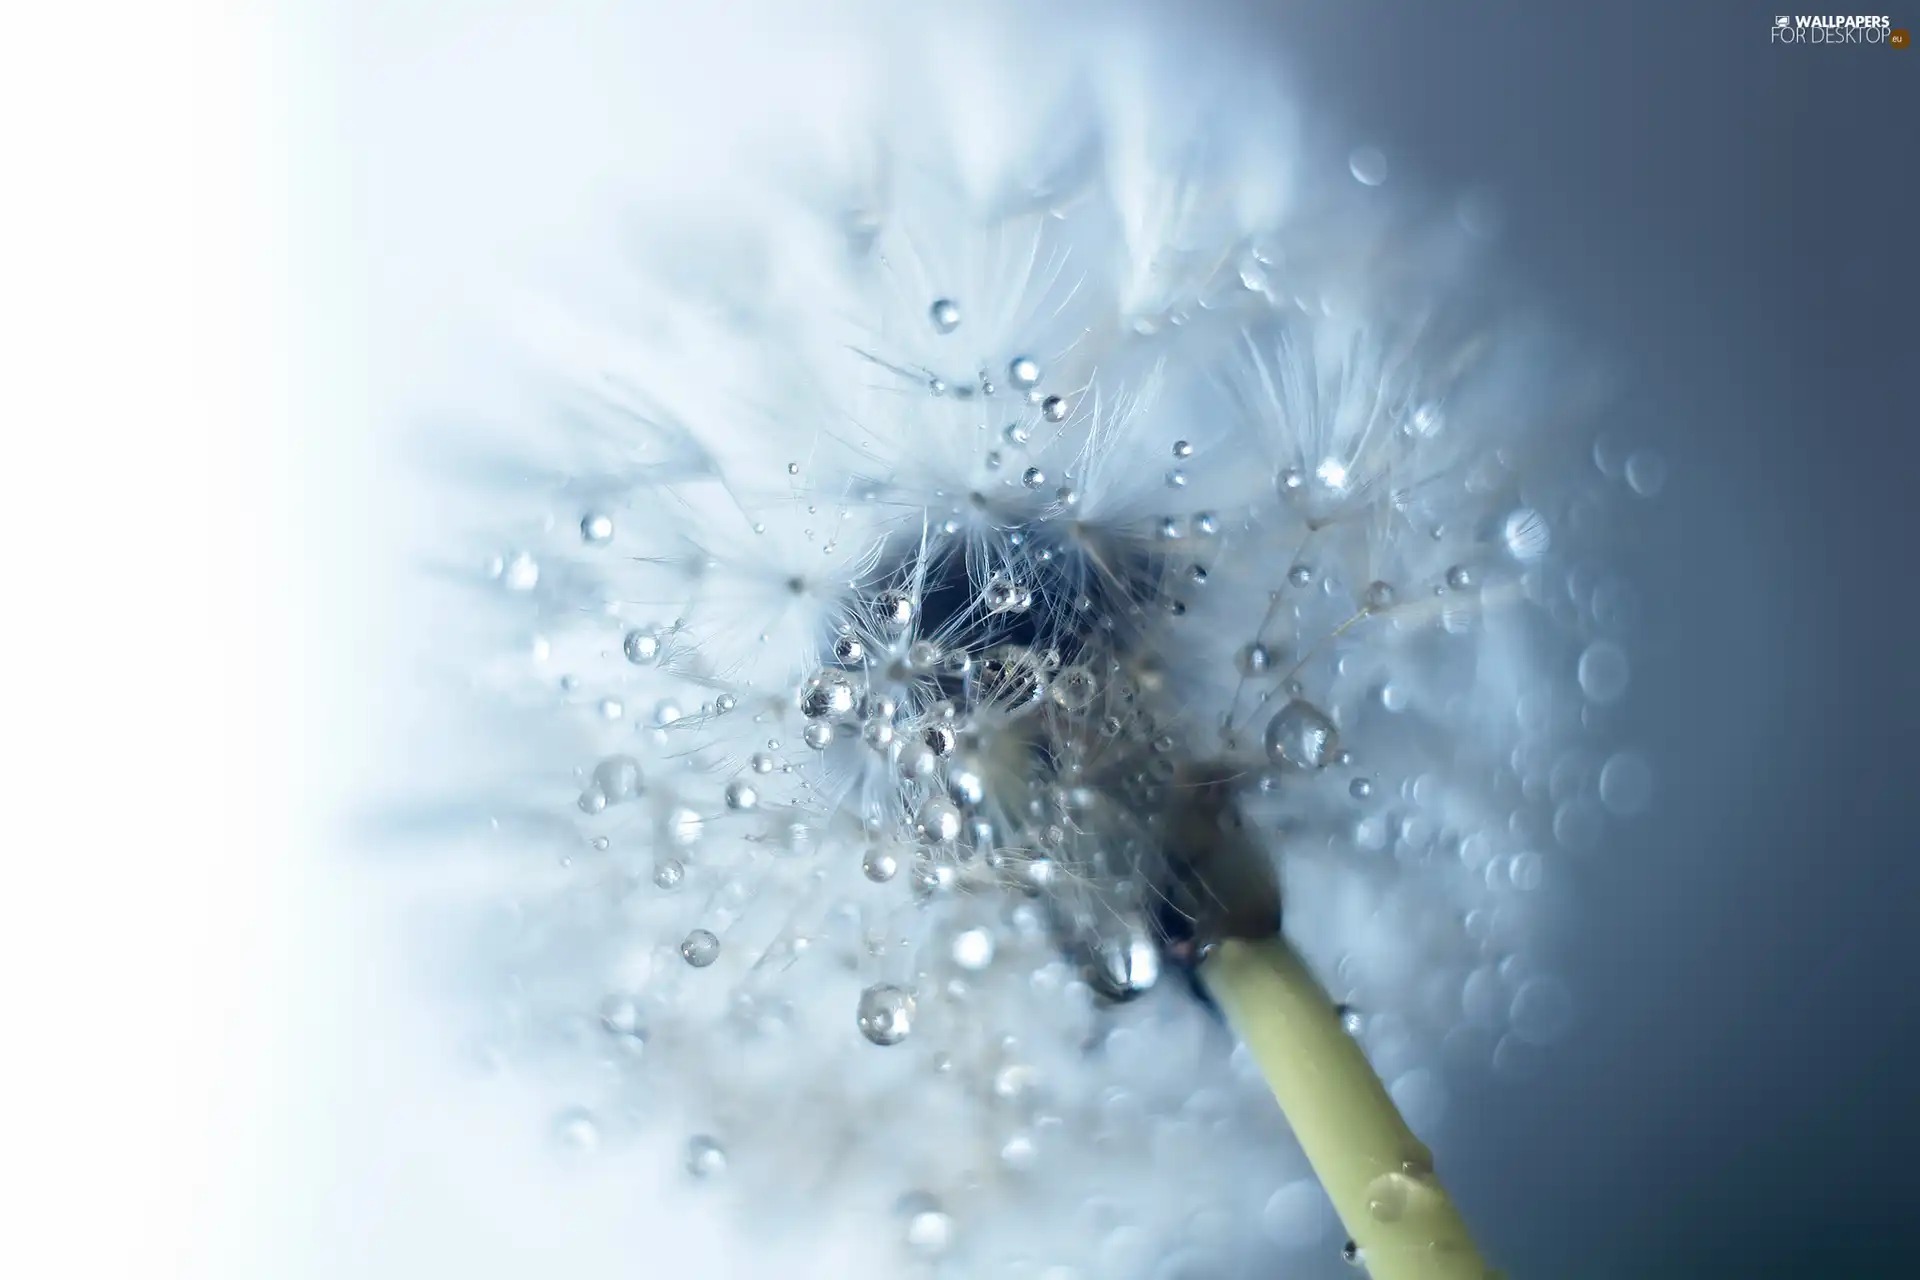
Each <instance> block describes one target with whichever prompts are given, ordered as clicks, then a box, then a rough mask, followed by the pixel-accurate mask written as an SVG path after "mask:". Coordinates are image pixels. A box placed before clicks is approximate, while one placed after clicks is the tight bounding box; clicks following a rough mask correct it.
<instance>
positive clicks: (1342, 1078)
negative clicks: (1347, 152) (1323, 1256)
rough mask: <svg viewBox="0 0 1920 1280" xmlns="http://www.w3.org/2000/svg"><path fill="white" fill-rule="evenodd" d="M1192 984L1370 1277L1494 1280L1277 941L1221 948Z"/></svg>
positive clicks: (1314, 990) (1362, 1063)
mask: <svg viewBox="0 0 1920 1280" xmlns="http://www.w3.org/2000/svg"><path fill="white" fill-rule="evenodd" d="M1200 977H1201V980H1202V981H1203V982H1204V983H1205V984H1206V988H1207V991H1208V992H1209V994H1211V995H1212V997H1213V999H1214V1001H1215V1002H1216V1003H1217V1004H1219V1006H1220V1008H1221V1010H1222V1011H1223V1012H1224V1013H1225V1014H1226V1017H1227V1021H1228V1022H1229V1023H1230V1024H1231V1025H1232V1027H1233V1029H1234V1031H1235V1032H1237V1033H1238V1034H1239V1036H1240V1038H1241V1039H1242V1040H1243V1041H1244V1042H1245V1044H1246V1046H1247V1049H1248V1051H1249V1052H1251V1053H1252V1054H1253V1058H1254V1061H1255V1062H1256V1063H1258V1064H1259V1067H1260V1073H1261V1075H1263V1076H1264V1077H1266V1081H1267V1085H1268V1087H1269V1088H1271V1089H1272V1090H1273V1096H1274V1097H1275V1098H1276V1099H1277V1100H1278V1101H1279V1103H1280V1109H1281V1111H1282V1112H1284V1113H1285V1115H1286V1117H1287V1123H1288V1124H1289V1125H1290V1126H1292V1128H1293V1132H1294V1134H1295V1136H1296V1137H1298V1138H1299V1140H1300V1145H1301V1147H1302V1148H1303V1149H1304V1150H1305V1151H1306V1154H1307V1159H1308V1160H1309V1161H1310V1162H1311V1163H1312V1165H1313V1170H1314V1173H1315V1174H1317V1175H1318V1176H1319V1178H1320V1182H1321V1185H1322V1186H1324V1187H1325V1188H1326V1191H1327V1196H1328V1198H1329V1199H1331V1200H1332V1201H1333V1206H1334V1208H1335V1210H1337V1211H1338V1212H1339V1214H1340V1220H1341V1222H1343V1223H1344V1224H1345V1225H1346V1228H1347V1233H1348V1235H1349V1236H1350V1237H1351V1238H1352V1240H1353V1242H1354V1244H1355V1245H1357V1246H1358V1247H1359V1250H1360V1258H1359V1260H1360V1261H1361V1262H1363V1263H1364V1264H1365V1266H1366V1268H1367V1271H1368V1274H1370V1275H1371V1276H1372V1277H1373V1280H1494V1277H1495V1275H1496V1273H1495V1272H1494V1271H1493V1270H1491V1269H1490V1268H1489V1267H1488V1266H1487V1264H1486V1262H1485V1261H1484V1260H1483V1259H1482V1258H1481V1256H1480V1251H1479V1249H1478V1248H1477V1247H1476V1246H1475V1245H1474V1243H1473V1239H1472V1237H1471V1236H1470V1235H1469V1234H1468V1232H1467V1225H1466V1223H1465V1222H1464V1221H1463V1220H1462V1219H1461V1217H1460V1212H1459V1210H1458V1209H1456V1208H1455V1207H1454V1203H1453V1200H1452V1198H1451V1197H1449V1196H1448V1195H1447V1192H1446V1189H1445V1188H1444V1187H1442V1186H1441V1185H1440V1181H1439V1179H1438V1178H1437V1177H1435V1176H1434V1173H1433V1159H1432V1153H1431V1152H1429V1151H1428V1150H1427V1148H1426V1146H1425V1145H1424V1144H1422V1143H1421V1142H1420V1140H1419V1139H1418V1138H1416V1137H1414V1135H1413V1131H1412V1130H1411V1129H1409V1128H1407V1122H1406V1121H1405V1120H1404V1119H1402V1118H1401V1115H1400V1112H1399V1109H1398V1108H1397V1107H1395V1106H1394V1104H1393V1099H1392V1098H1390V1097H1389V1096H1388V1095H1387V1090H1386V1087H1385V1086H1384V1085H1382V1084H1381V1083H1380V1077H1379V1076H1377V1075H1375V1074H1374V1071H1373V1067H1372V1066H1371V1064H1369V1063H1368V1062H1367V1059H1366V1056H1365V1055H1364V1054H1362V1053H1361V1051H1360V1046H1359V1045H1358V1044H1357V1043H1356V1042H1355V1041H1354V1039H1353V1038H1352V1037H1351V1036H1349V1035H1348V1034H1347V1033H1346V1031H1345V1030H1344V1028H1343V1027H1342V1026H1341V1021H1340V1014H1339V1011H1338V1010H1337V1009H1336V1008H1335V1007H1334V1004H1333V1001H1332V1000H1331V999H1329V998H1328V996H1327V993H1326V992H1325V990H1323V989H1322V988H1321V986H1320V984H1319V983H1318V982H1317V981H1315V979H1314V977H1313V975H1312V974H1311V973H1310V972H1308V970H1307V967H1306V965H1305V964H1304V963H1302V961H1301V959H1300V957H1299V956H1298V955H1296V954H1295V953H1294V951H1293V949H1292V948H1291V947H1290V946H1288V945H1287V943H1286V942H1285V940H1284V939H1280V938H1271V939H1266V940H1262V941H1249V940H1245V939H1238V938H1235V939H1229V940H1227V941H1223V942H1221V943H1220V944H1219V945H1218V946H1217V947H1215V948H1214V950H1213V952H1212V953H1211V954H1210V955H1209V956H1208V958H1207V959H1206V961H1205V962H1204V963H1203V964H1202V965H1201V966H1200Z"/></svg>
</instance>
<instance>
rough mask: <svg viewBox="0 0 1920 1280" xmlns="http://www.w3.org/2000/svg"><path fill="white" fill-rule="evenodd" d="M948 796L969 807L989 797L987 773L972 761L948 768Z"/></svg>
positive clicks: (958, 803)
mask: <svg viewBox="0 0 1920 1280" xmlns="http://www.w3.org/2000/svg"><path fill="white" fill-rule="evenodd" d="M947 798H948V799H950V800H952V801H953V802H954V803H955V804H957V805H962V806H965V807H967V808H972V807H973V806H975V805H977V804H979V803H980V802H981V801H982V800H985V799H986V798H987V779H986V775H985V774H983V773H981V772H980V770H979V769H978V768H977V767H975V766H974V765H972V764H971V763H968V762H965V761H962V762H959V763H956V764H954V765H952V766H951V767H949V768H948V769H947Z"/></svg>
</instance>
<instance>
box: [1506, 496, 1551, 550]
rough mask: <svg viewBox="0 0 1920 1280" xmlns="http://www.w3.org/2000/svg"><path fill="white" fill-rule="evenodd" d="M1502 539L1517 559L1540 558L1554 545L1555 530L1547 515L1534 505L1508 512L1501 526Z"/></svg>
mask: <svg viewBox="0 0 1920 1280" xmlns="http://www.w3.org/2000/svg"><path fill="white" fill-rule="evenodd" d="M1500 540H1501V541H1502V542H1504V543H1505V544H1506V547H1507V554H1508V555H1510V556H1512V557H1513V558H1514V559H1515V560H1538V559H1539V558H1540V557H1541V556H1544V555H1545V554H1547V550H1548V548H1550V547H1551V546H1552V545H1553V531H1552V530H1551V529H1550V528H1548V526H1547V518H1546V517H1545V516H1543V515H1541V514H1540V513H1539V512H1538V511H1535V510H1534V509H1533V508H1532V507H1521V508H1519V509H1517V510H1515V511H1511V512H1509V513H1508V514H1507V518H1506V520H1505V522H1504V523H1503V524H1502V525H1501V526H1500Z"/></svg>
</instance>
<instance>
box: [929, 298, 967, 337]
mask: <svg viewBox="0 0 1920 1280" xmlns="http://www.w3.org/2000/svg"><path fill="white" fill-rule="evenodd" d="M927 319H929V320H931V321H932V322H933V327H934V331H935V332H937V333H952V332H953V331H954V330H955V329H958V328H959V327H960V304H959V303H957V302H955V301H954V300H953V299H951V298H941V299H940V300H939V301H937V302H935V303H934V304H933V305H932V306H931V307H928V308H927Z"/></svg>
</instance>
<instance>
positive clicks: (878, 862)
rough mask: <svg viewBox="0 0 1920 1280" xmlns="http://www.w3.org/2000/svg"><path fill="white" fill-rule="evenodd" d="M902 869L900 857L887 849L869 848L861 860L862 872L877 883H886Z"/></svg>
mask: <svg viewBox="0 0 1920 1280" xmlns="http://www.w3.org/2000/svg"><path fill="white" fill-rule="evenodd" d="M899 870H900V859H898V858H896V857H894V856H893V854H892V853H890V852H888V851H887V850H885V849H880V848H873V849H868V850H867V854H866V856H865V857H864V858H862V859H861V860H860V873H861V874H862V875H864V876H866V878H867V879H869V880H871V881H873V882H874V883H875V884H885V883H886V882H887V881H889V880H891V879H893V877H894V876H895V875H896V874H897V873H898V872H899Z"/></svg>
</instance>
